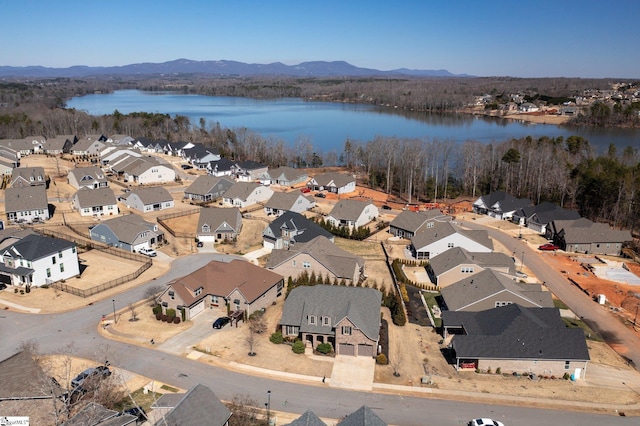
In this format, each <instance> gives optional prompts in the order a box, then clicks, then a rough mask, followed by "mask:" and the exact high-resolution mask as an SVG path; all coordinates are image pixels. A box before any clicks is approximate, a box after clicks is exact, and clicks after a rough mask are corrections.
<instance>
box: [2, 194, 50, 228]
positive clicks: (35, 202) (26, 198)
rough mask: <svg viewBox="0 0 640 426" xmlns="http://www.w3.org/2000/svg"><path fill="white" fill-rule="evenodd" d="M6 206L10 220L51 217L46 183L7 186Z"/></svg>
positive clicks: (30, 220)
mask: <svg viewBox="0 0 640 426" xmlns="http://www.w3.org/2000/svg"><path fill="white" fill-rule="evenodd" d="M4 206H5V212H6V213H7V220H9V222H19V223H22V222H25V223H31V222H37V221H44V220H48V219H49V218H50V216H49V202H48V200H47V190H46V188H45V187H44V185H38V186H25V187H23V188H7V189H6V190H5V192H4Z"/></svg>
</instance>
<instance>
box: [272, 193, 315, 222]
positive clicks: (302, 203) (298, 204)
mask: <svg viewBox="0 0 640 426" xmlns="http://www.w3.org/2000/svg"><path fill="white" fill-rule="evenodd" d="M315 206H316V199H315V198H314V197H313V196H312V195H305V194H303V193H302V192H300V191H297V190H295V191H291V192H274V193H273V195H272V196H271V198H269V201H267V202H266V203H265V205H264V211H265V213H266V214H267V216H270V215H276V216H280V215H281V214H283V213H285V212H288V211H292V212H296V213H302V212H305V211H307V210H311V209H312V208H314V207H315Z"/></svg>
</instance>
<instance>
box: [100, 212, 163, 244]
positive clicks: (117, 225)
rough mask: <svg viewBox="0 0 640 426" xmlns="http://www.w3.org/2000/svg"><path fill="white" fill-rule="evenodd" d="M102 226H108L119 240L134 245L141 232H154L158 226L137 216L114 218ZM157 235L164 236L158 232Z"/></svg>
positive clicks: (104, 222)
mask: <svg viewBox="0 0 640 426" xmlns="http://www.w3.org/2000/svg"><path fill="white" fill-rule="evenodd" d="M102 225H105V226H108V227H109V229H111V232H113V233H114V234H115V236H116V237H117V238H118V240H120V241H122V242H125V243H127V244H132V243H133V242H134V241H135V239H136V238H137V237H138V234H139V233H141V232H145V231H152V232H154V231H153V229H154V228H155V226H156V225H155V224H153V223H151V222H147V221H146V220H144V219H143V218H141V217H140V216H138V215H136V214H128V215H124V216H119V217H114V218H113V219H108V220H105V221H103V222H102ZM157 234H162V232H157Z"/></svg>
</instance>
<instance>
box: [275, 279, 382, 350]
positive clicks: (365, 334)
mask: <svg viewBox="0 0 640 426" xmlns="http://www.w3.org/2000/svg"><path fill="white" fill-rule="evenodd" d="M381 302H382V293H380V292H379V291H378V290H375V289H373V288H366V287H352V286H351V287H349V286H333V285H314V286H300V287H296V288H294V289H293V290H291V292H290V293H289V296H288V297H287V300H286V301H285V303H284V307H283V309H282V318H281V320H280V327H281V328H282V335H283V336H285V337H298V338H300V339H302V341H303V342H305V343H306V344H308V345H309V346H311V347H313V348H315V347H317V346H318V344H320V343H329V344H331V346H332V347H333V349H334V351H335V352H336V355H351V356H367V357H375V356H376V355H377V354H378V341H379V335H380V305H381Z"/></svg>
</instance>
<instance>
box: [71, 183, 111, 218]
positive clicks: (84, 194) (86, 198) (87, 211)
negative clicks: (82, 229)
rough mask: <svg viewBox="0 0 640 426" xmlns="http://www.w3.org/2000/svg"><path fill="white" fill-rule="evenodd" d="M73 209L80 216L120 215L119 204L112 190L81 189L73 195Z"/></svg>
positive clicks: (103, 188)
mask: <svg viewBox="0 0 640 426" xmlns="http://www.w3.org/2000/svg"><path fill="white" fill-rule="evenodd" d="M72 203H73V207H74V208H75V209H76V210H78V211H79V212H80V216H113V215H117V214H118V213H119V210H118V202H117V201H116V196H115V195H114V194H113V191H112V190H111V188H107V187H102V188H98V189H87V188H81V189H79V190H78V191H76V193H75V194H73V201H72Z"/></svg>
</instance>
